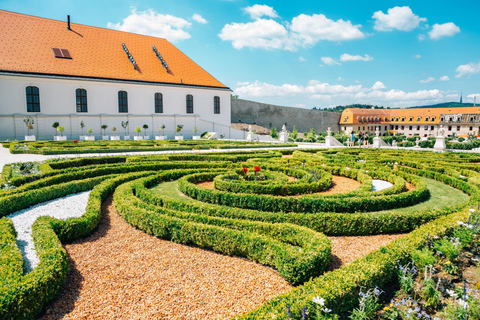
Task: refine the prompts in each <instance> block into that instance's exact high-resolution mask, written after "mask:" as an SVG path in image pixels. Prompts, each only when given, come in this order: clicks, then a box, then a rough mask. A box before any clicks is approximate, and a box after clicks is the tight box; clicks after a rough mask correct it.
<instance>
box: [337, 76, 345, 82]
mask: <svg viewBox="0 0 480 320" xmlns="http://www.w3.org/2000/svg"><path fill="white" fill-rule="evenodd" d="M343 80H345V79H343V78H342V77H338V78H337V81H343Z"/></svg>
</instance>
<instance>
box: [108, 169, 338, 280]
mask: <svg viewBox="0 0 480 320" xmlns="http://www.w3.org/2000/svg"><path fill="white" fill-rule="evenodd" d="M169 175H170V174H169V173H166V174H162V175H161V176H162V177H164V178H167V179H168V176H169ZM141 183H142V181H135V182H132V183H127V184H124V185H122V186H120V187H118V188H117V190H116V192H115V194H114V201H115V208H116V210H117V212H118V213H119V214H120V215H121V216H122V217H123V218H124V219H125V220H126V221H127V222H128V223H130V224H132V225H133V226H134V227H136V228H138V229H140V230H142V231H144V232H146V233H148V234H153V235H155V236H158V237H161V238H163V239H168V240H172V241H174V242H178V243H184V244H188V245H190V244H193V245H197V246H200V247H202V248H207V249H212V250H214V251H217V252H221V253H224V254H228V255H235V256H241V257H247V258H249V259H251V260H253V261H256V262H259V263H261V264H264V265H267V266H271V267H273V268H275V269H277V270H278V272H279V273H280V274H281V275H282V276H283V277H284V278H285V279H286V280H287V281H289V282H290V283H292V284H294V285H297V284H301V283H303V282H305V281H308V280H309V279H310V278H312V277H315V276H318V275H319V274H321V273H323V271H325V270H326V268H327V267H328V266H329V264H330V262H331V251H330V250H331V248H330V240H329V239H328V238H327V237H326V236H325V235H323V234H319V233H317V232H315V231H313V230H310V229H307V228H303V227H300V226H295V225H291V224H283V223H276V224H272V223H263V222H254V221H245V220H236V219H228V218H219V217H210V216H205V215H200V214H194V213H185V212H178V211H175V210H170V209H165V208H159V207H154V206H143V207H140V206H138V203H139V202H138V201H137V199H136V198H135V197H134V194H135V193H136V191H135V190H136V185H138V184H141ZM299 247H300V248H301V250H299Z"/></svg>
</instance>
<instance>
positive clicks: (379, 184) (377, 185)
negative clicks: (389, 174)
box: [372, 179, 393, 191]
mask: <svg viewBox="0 0 480 320" xmlns="http://www.w3.org/2000/svg"><path fill="white" fill-rule="evenodd" d="M390 187H393V184H391V183H390V182H388V181H384V180H376V179H373V180H372V191H381V190H383V189H387V188H390Z"/></svg>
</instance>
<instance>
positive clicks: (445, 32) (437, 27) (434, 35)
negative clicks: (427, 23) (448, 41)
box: [428, 22, 460, 40]
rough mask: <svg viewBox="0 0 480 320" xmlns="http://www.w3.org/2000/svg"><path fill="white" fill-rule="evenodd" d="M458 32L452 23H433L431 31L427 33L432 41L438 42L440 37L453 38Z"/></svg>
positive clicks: (458, 29) (457, 28)
mask: <svg viewBox="0 0 480 320" xmlns="http://www.w3.org/2000/svg"><path fill="white" fill-rule="evenodd" d="M459 32H460V28H459V27H458V26H456V25H455V23H453V22H447V23H444V24H438V23H435V24H434V25H433V27H432V30H430V31H429V32H428V36H429V37H430V39H432V40H438V39H440V38H441V37H453V36H454V35H455V34H457V33H459Z"/></svg>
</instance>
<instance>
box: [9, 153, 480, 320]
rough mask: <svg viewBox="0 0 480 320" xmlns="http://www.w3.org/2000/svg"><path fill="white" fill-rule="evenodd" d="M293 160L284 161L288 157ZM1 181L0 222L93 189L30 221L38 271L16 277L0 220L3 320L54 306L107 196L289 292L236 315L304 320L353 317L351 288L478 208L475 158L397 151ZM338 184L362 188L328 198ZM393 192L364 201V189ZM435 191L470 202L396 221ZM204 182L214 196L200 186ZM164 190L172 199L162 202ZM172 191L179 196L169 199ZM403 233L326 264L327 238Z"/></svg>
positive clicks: (249, 158)
mask: <svg viewBox="0 0 480 320" xmlns="http://www.w3.org/2000/svg"><path fill="white" fill-rule="evenodd" d="M285 155H289V157H284V156H285ZM13 168H15V165H6V166H5V167H4V168H3V171H2V174H1V176H0V181H2V183H3V184H2V186H3V188H2V189H0V217H5V216H7V215H8V214H11V213H14V212H16V211H18V210H21V209H25V208H28V207H29V206H32V205H35V204H38V203H41V202H45V201H48V200H52V199H56V198H59V197H63V196H66V195H68V194H73V193H77V192H81V191H85V190H92V192H91V194H90V197H89V200H88V205H87V209H86V212H85V214H84V215H83V216H82V217H80V218H72V219H68V220H57V219H54V218H50V217H42V218H40V219H38V220H37V221H36V222H35V224H34V226H33V230H32V231H33V238H34V242H35V246H36V250H37V253H38V255H39V258H40V263H39V265H38V266H37V267H36V268H35V269H34V270H33V271H32V272H30V273H28V274H24V270H23V260H22V256H21V254H20V251H19V250H18V248H17V246H16V244H15V236H16V233H15V230H14V228H13V225H12V222H11V220H10V219H8V218H1V219H0V239H1V241H0V276H1V277H0V319H31V318H35V316H36V315H38V314H39V313H41V312H42V310H43V309H44V308H45V306H46V305H47V304H48V303H49V302H51V301H52V300H53V299H55V297H56V295H57V294H58V292H59V290H60V287H61V286H62V284H63V282H64V281H65V278H66V274H67V272H68V260H67V255H66V252H65V250H64V249H63V247H62V241H70V240H73V239H77V238H80V237H84V236H86V235H88V234H90V233H91V232H92V231H93V230H94V229H95V228H96V227H97V225H98V223H99V221H100V215H101V208H100V207H101V203H102V201H104V200H105V199H106V198H107V197H108V196H110V195H112V194H113V199H114V202H113V203H114V205H115V208H116V210H117V212H118V214H119V215H120V216H121V217H122V218H123V219H125V221H127V222H128V223H130V224H131V225H132V226H134V227H135V228H138V229H140V230H142V231H144V232H146V233H148V234H152V235H155V236H157V237H161V238H164V239H168V240H171V241H174V242H178V243H183V244H186V245H195V246H198V247H202V248H206V249H211V250H214V251H216V252H220V253H223V254H228V255H232V256H241V257H245V258H248V259H250V260H253V261H256V262H258V263H261V264H263V265H265V266H269V267H272V268H274V269H276V270H278V272H279V273H280V275H282V276H283V277H284V278H285V279H286V280H287V281H289V282H290V283H291V284H293V285H295V286H296V288H295V289H293V290H291V291H290V292H287V293H285V294H283V295H281V296H279V297H276V298H274V299H272V300H270V301H267V302H266V303H265V304H264V305H263V306H262V307H260V308H258V309H257V310H253V311H251V312H250V313H247V314H244V315H241V316H239V318H242V319H264V318H274V319H287V318H288V312H287V308H288V309H289V310H290V313H291V318H293V319H301V317H302V316H301V312H302V308H304V307H306V308H307V310H311V309H313V305H312V298H313V297H315V296H321V297H323V298H324V299H325V301H326V303H327V305H328V307H329V308H331V309H333V310H334V312H336V313H337V314H342V313H344V312H347V311H348V310H350V309H351V308H352V306H353V304H354V303H355V302H356V295H357V293H358V288H359V286H374V285H378V286H381V285H384V284H386V283H388V282H389V281H391V280H392V279H393V275H394V266H395V264H396V261H397V260H402V259H405V258H406V257H408V255H409V253H410V252H411V251H412V250H414V249H416V248H418V247H419V246H420V245H422V244H423V243H424V242H425V241H426V236H427V234H428V235H430V236H442V235H444V234H445V233H446V232H447V231H448V230H449V229H451V228H453V227H454V226H455V225H457V221H458V220H466V219H467V217H468V207H469V206H470V205H473V204H477V202H478V201H479V199H480V193H479V187H480V173H479V172H480V157H478V156H476V155H474V154H434V153H416V152H405V151H385V150H363V149H337V150H323V151H318V150H303V151H301V150H296V151H294V150H282V151H265V150H258V151H253V152H251V151H250V152H245V151H235V152H228V153H201V154H200V153H199V154H172V155H152V156H116V157H91V158H75V159H70V160H65V159H63V160H62V159H55V160H49V161H47V162H46V163H43V164H42V165H41V172H40V173H38V174H35V175H28V176H15V175H14V170H13ZM335 176H343V177H346V178H350V179H354V180H357V181H358V182H360V187H358V188H357V189H355V190H352V191H349V192H345V193H336V194H329V195H325V194H322V191H324V190H326V189H329V188H330V187H331V184H332V179H333V177H335ZM374 179H380V180H385V181H389V182H390V183H391V184H392V186H391V187H390V188H387V189H384V190H381V191H372V180H374ZM431 180H436V181H438V182H441V183H444V184H446V185H448V186H451V187H453V188H456V189H459V190H461V191H462V192H464V193H466V194H468V195H469V196H470V200H469V201H468V202H463V203H449V204H448V205H446V206H443V207H441V208H437V209H430V208H427V209H422V210H400V208H409V207H410V206H413V205H418V204H421V203H423V202H425V201H428V199H429V197H430V196H431V193H430V189H429V183H428V182H429V181H431ZM203 183H208V184H210V185H213V186H214V188H211V187H206V186H205V185H204V184H203ZM162 186H164V187H165V186H168V188H171V190H173V191H172V192H173V193H168V192H160V191H159V189H158V188H157V187H162ZM179 192H182V193H183V196H175V195H174V194H177V195H178V193H179ZM399 232H409V234H408V235H407V236H405V237H403V238H401V239H399V240H397V241H395V242H393V243H391V244H389V245H387V246H385V247H383V248H381V249H379V250H377V251H375V252H372V253H370V254H368V255H367V256H364V257H363V258H360V259H358V260H356V261H355V262H353V263H352V264H350V265H348V266H344V267H342V268H340V269H337V270H335V271H333V272H328V273H325V274H324V272H325V271H326V270H327V269H328V267H329V265H330V263H331V243H330V240H329V238H328V237H327V236H331V235H336V236H339V235H341V236H345V235H371V234H382V233H399Z"/></svg>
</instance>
